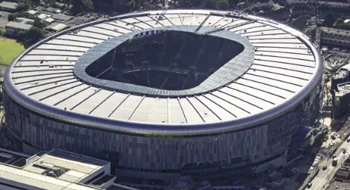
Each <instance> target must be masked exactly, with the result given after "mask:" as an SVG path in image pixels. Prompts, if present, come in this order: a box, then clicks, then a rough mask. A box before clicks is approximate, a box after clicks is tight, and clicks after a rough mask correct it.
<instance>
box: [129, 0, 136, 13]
mask: <svg viewBox="0 0 350 190" xmlns="http://www.w3.org/2000/svg"><path fill="white" fill-rule="evenodd" d="M128 6H129V7H130V10H132V11H133V10H135V9H136V2H135V0H131V1H129V2H128Z"/></svg>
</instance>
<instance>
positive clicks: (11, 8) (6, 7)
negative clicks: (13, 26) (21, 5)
mask: <svg viewBox="0 0 350 190" xmlns="http://www.w3.org/2000/svg"><path fill="white" fill-rule="evenodd" d="M17 6H18V3H14V2H8V1H3V2H1V3H0V10H2V11H7V12H15V11H16V9H17Z"/></svg>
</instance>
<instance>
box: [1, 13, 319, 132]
mask: <svg viewBox="0 0 350 190" xmlns="http://www.w3.org/2000/svg"><path fill="white" fill-rule="evenodd" d="M168 12H178V13H189V14H191V13H195V14H209V13H215V14H222V15H223V16H224V15H228V14H230V15H231V12H224V11H210V10H169V11H168ZM162 13H164V11H149V12H143V13H130V14H126V15H120V16H116V17H113V18H109V19H104V20H98V21H94V22H91V23H87V24H83V25H80V26H77V27H73V28H70V29H68V30H66V31H63V32H60V33H57V34H55V35H53V36H50V37H48V38H46V39H44V40H42V41H40V42H38V43H37V44H35V45H33V46H32V47H31V48H29V49H27V50H26V51H24V52H23V53H22V54H21V55H19V56H18V57H17V58H16V59H15V60H13V62H12V64H11V65H10V66H9V68H8V69H7V71H6V75H5V79H4V87H5V91H6V92H7V94H8V95H9V96H10V98H11V99H13V100H14V101H15V102H17V103H18V104H20V105H22V106H23V107H25V108H27V109H29V110H31V111H33V112H36V113H38V114H41V115H44V116H47V117H49V118H54V119H56V120H61V121H64V122H69V123H72V124H76V125H83V126H87V127H91V128H96V129H103V130H109V131H115V132H122V133H131V134H160V135H182V136H191V135H206V134H215V133H223V132H230V131H236V130H242V129H244V128H247V127H253V126H256V125H259V124H262V123H264V122H267V121H270V120H272V119H274V118H277V117H279V116H281V115H283V114H285V113H287V112H288V111H290V110H292V109H294V108H295V106H297V105H298V104H299V103H301V102H302V101H303V100H304V98H305V97H307V96H308V95H309V94H310V93H311V91H312V90H314V88H315V87H316V86H318V85H319V84H320V81H321V79H322V74H323V60H322V57H321V55H320V53H319V51H318V49H317V48H316V46H317V45H316V44H313V43H311V42H310V41H309V39H308V37H307V36H305V35H304V34H303V33H301V32H300V31H297V30H295V29H292V28H290V27H288V26H285V25H283V24H279V23H277V22H275V21H271V20H269V19H264V18H261V17H256V16H250V15H243V16H242V18H245V19H251V20H258V21H259V22H265V23H266V24H270V25H273V26H277V27H280V28H281V29H282V30H285V31H286V32H288V33H290V34H292V35H294V36H296V37H298V38H299V39H300V40H302V41H303V42H304V43H305V45H307V46H308V47H309V48H310V50H311V51H312V53H313V55H314V57H315V62H316V63H315V64H316V71H315V72H314V74H313V76H312V79H311V80H310V81H309V83H308V84H307V85H306V86H304V88H303V89H302V90H301V91H299V92H298V93H297V94H296V95H295V96H293V97H292V98H290V99H288V100H287V101H286V102H284V103H283V104H280V105H278V106H275V107H273V108H272V109H269V110H266V111H263V112H261V113H259V114H256V115H251V116H248V117H245V118H242V119H237V120H234V121H225V122H219V123H211V124H199V125H194V124H192V125H191V124H188V125H171V124H166V125H165V124H147V123H138V122H126V121H117V120H112V119H105V118H100V117H93V116H90V115H82V114H78V113H74V112H70V111H65V110H60V109H58V108H55V107H51V106H48V105H44V104H42V103H40V102H38V101H36V100H33V99H31V98H29V97H28V96H26V95H25V94H23V93H22V92H20V91H19V90H18V89H17V88H16V87H15V85H14V83H13V81H12V77H11V71H12V69H13V67H14V65H15V63H16V62H17V61H18V60H19V59H21V58H22V57H23V56H24V55H25V54H26V53H27V52H29V51H31V50H32V49H34V48H36V47H37V46H39V45H40V44H42V43H44V42H46V41H48V40H51V39H53V38H55V37H57V36H59V35H62V34H64V33H67V32H70V31H73V30H76V29H79V28H82V27H86V26H89V25H93V24H98V23H103V22H106V21H108V20H115V19H118V18H125V17H130V16H133V15H135V14H136V15H147V14H162ZM196 126H197V127H196Z"/></svg>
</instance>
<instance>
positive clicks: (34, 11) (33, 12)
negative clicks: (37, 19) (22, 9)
mask: <svg viewBox="0 0 350 190" xmlns="http://www.w3.org/2000/svg"><path fill="white" fill-rule="evenodd" d="M27 13H28V14H30V15H36V13H38V11H36V10H29V11H27Z"/></svg>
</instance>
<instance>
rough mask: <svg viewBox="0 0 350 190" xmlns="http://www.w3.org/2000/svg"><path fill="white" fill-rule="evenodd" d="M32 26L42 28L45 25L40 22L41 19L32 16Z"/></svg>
mask: <svg viewBox="0 0 350 190" xmlns="http://www.w3.org/2000/svg"><path fill="white" fill-rule="evenodd" d="M33 26H35V27H37V28H40V29H43V28H44V27H45V25H44V24H43V23H42V22H41V20H40V19H39V18H37V17H35V18H34V23H33Z"/></svg>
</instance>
